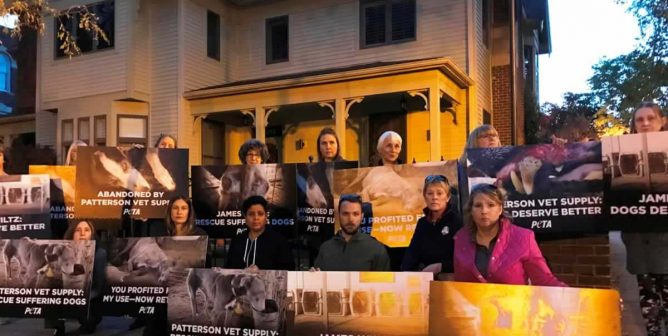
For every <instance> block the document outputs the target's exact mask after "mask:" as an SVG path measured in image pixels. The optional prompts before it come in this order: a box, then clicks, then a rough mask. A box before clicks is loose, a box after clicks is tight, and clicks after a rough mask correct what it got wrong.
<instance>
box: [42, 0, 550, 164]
mask: <svg viewBox="0 0 668 336" xmlns="http://www.w3.org/2000/svg"><path fill="white" fill-rule="evenodd" d="M51 4H52V5H53V6H56V7H58V8H59V9H62V10H67V9H68V8H70V7H71V6H74V5H81V4H86V5H88V6H89V9H91V10H92V11H94V12H95V13H96V14H97V15H98V17H100V25H101V27H102V28H103V29H104V30H105V31H106V32H107V35H108V36H109V41H103V40H101V39H98V40H94V39H92V38H91V37H90V35H88V34H87V33H86V32H85V31H81V30H80V29H77V27H76V24H75V23H74V22H75V20H69V21H68V20H63V19H62V17H61V19H57V18H52V19H48V20H47V25H46V33H45V34H44V35H43V36H42V37H41V38H40V39H39V42H38V53H37V60H38V62H37V63H38V66H37V68H38V69H37V73H38V75H37V77H38V80H37V83H38V87H37V113H36V138H37V139H36V140H37V142H38V143H39V144H42V145H51V146H54V148H57V150H58V153H59V156H60V157H61V158H62V156H63V155H64V153H65V152H66V148H67V147H68V146H69V144H70V143H72V141H74V140H77V139H80V140H84V141H86V142H87V143H89V144H97V145H108V146H116V145H128V144H132V143H142V144H145V145H152V144H153V142H154V141H155V140H156V139H157V137H158V136H159V135H160V134H162V133H167V134H172V135H174V136H176V137H177V140H178V145H179V147H187V148H189V149H190V161H191V163H192V164H220V163H238V162H239V159H238V157H237V151H238V148H239V145H240V144H241V143H242V142H243V141H245V140H247V139H249V138H251V137H256V138H259V139H262V140H264V141H265V142H266V143H267V144H268V146H269V148H270V152H271V155H272V160H274V161H277V162H308V160H309V159H310V158H313V157H316V153H317V144H316V137H317V134H318V132H319V130H320V129H321V128H322V127H326V126H329V127H332V128H334V129H335V130H336V131H337V133H338V134H339V137H340V139H341V142H342V143H341V145H342V146H341V148H342V154H343V155H344V157H345V158H346V159H350V160H359V161H360V162H361V164H363V165H365V164H369V163H373V162H374V160H376V158H375V156H374V154H375V145H376V144H375V142H376V139H377V138H378V136H379V135H380V134H381V133H382V132H383V131H385V130H388V129H391V130H395V131H397V132H398V133H400V134H401V135H402V137H403V138H404V148H403V151H402V154H403V157H402V159H403V160H404V162H412V161H416V162H421V161H435V160H441V159H454V158H457V157H458V156H459V155H460V154H461V151H462V149H463V146H464V143H465V140H466V136H467V134H468V132H469V131H470V130H471V129H473V128H475V127H476V126H478V125H480V124H482V123H491V124H494V125H496V126H497V127H498V128H499V130H500V131H501V133H502V137H504V139H503V141H504V143H506V144H511V143H522V141H523V130H524V128H523V117H522V116H523V113H524V111H523V100H524V96H525V95H524V90H525V89H527V90H528V88H531V89H532V90H533V93H535V94H536V95H537V88H536V85H537V84H536V83H537V81H536V80H535V77H536V76H537V75H536V74H537V71H536V69H537V62H536V61H535V60H536V59H537V54H538V53H544V52H549V16H548V14H547V1H546V0H541V1H527V0H499V1H494V0H314V1H308V2H305V1H299V0H273V1H271V0H267V1H261V0H106V1H102V2H90V3H87V2H82V1H81V0H76V1H75V0H60V1H52V2H51ZM74 17H75V18H76V15H75V16H74ZM60 24H63V27H65V29H69V30H70V31H72V32H74V33H73V34H75V37H76V38H77V41H78V42H80V45H81V46H82V55H81V56H77V57H73V58H71V59H70V58H68V57H65V56H64V55H62V51H60V49H59V43H58V41H57V39H56V31H57V30H58V29H59V27H60ZM526 83H530V85H527V84H526ZM533 93H532V94H533Z"/></svg>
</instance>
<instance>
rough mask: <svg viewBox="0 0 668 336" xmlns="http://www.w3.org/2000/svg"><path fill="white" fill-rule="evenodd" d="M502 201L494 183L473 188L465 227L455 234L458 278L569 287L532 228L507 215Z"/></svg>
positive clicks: (473, 280)
mask: <svg viewBox="0 0 668 336" xmlns="http://www.w3.org/2000/svg"><path fill="white" fill-rule="evenodd" d="M503 201H504V196H503V194H502V193H501V191H500V190H499V189H498V188H497V187H495V186H493V185H491V184H479V185H476V186H475V187H474V188H473V189H472V190H471V195H470V197H469V201H468V203H467V205H466V208H465V210H464V223H465V224H464V227H463V228H462V229H461V230H459V232H457V234H455V253H454V269H455V281H465V282H489V283H499V284H508V285H527V284H531V285H536V286H558V287H566V286H567V285H566V284H565V283H563V282H561V281H559V279H557V278H556V277H555V276H554V275H553V274H552V271H550V268H549V267H548V266H547V263H546V262H545V258H543V254H542V253H541V252H540V249H539V248H538V243H536V238H535V237H534V233H533V231H531V230H529V229H525V228H521V227H519V226H516V225H514V224H513V223H511V221H510V219H509V218H508V217H507V216H506V215H505V214H504V211H503Z"/></svg>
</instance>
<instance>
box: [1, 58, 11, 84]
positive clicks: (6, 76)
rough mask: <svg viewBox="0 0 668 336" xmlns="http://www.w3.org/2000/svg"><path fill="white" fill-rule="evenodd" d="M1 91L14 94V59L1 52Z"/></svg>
mask: <svg viewBox="0 0 668 336" xmlns="http://www.w3.org/2000/svg"><path fill="white" fill-rule="evenodd" d="M0 91H4V92H12V58H11V56H9V54H8V53H6V52H4V51H0Z"/></svg>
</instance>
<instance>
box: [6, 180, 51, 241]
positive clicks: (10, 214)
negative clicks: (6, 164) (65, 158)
mask: <svg viewBox="0 0 668 336" xmlns="http://www.w3.org/2000/svg"><path fill="white" fill-rule="evenodd" d="M50 224H51V188H50V185H49V176H48V175H4V176H0V238H21V237H31V238H50V237H51V225H50Z"/></svg>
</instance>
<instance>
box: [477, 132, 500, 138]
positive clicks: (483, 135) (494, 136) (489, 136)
mask: <svg viewBox="0 0 668 336" xmlns="http://www.w3.org/2000/svg"><path fill="white" fill-rule="evenodd" d="M498 137H499V135H498V134H494V133H485V134H480V135H478V139H493V138H498Z"/></svg>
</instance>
